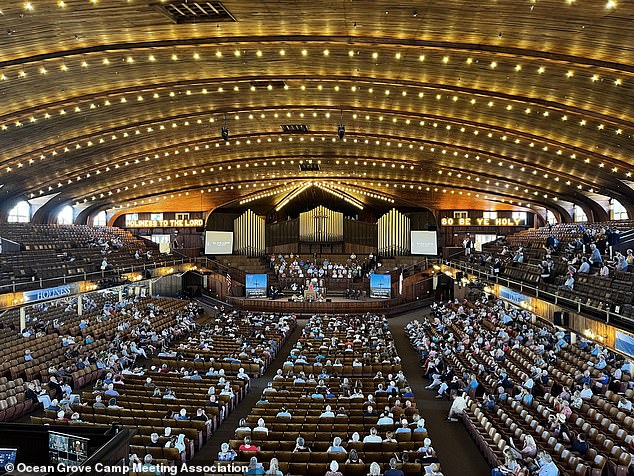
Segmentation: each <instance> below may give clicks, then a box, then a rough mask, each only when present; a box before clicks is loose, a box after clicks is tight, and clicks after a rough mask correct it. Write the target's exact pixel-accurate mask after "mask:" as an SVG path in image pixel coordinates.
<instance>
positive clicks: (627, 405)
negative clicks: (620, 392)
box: [618, 397, 632, 412]
mask: <svg viewBox="0 0 634 476" xmlns="http://www.w3.org/2000/svg"><path fill="white" fill-rule="evenodd" d="M618 407H619V410H623V411H624V412H631V411H632V402H631V401H629V400H628V399H626V398H625V397H621V399H620V400H619V405H618Z"/></svg>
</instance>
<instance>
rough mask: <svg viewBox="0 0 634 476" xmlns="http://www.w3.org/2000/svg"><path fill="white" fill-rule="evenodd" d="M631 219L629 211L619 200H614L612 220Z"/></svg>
mask: <svg viewBox="0 0 634 476" xmlns="http://www.w3.org/2000/svg"><path fill="white" fill-rule="evenodd" d="M629 218H630V217H629V215H628V214H627V210H626V209H625V207H624V206H623V205H622V204H621V202H619V201H618V200H614V199H612V217H611V218H610V219H611V220H628V219H629Z"/></svg>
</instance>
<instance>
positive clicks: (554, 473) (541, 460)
mask: <svg viewBox="0 0 634 476" xmlns="http://www.w3.org/2000/svg"><path fill="white" fill-rule="evenodd" d="M537 464H538V466H539V469H538V470H537V473H536V474H537V476H559V468H557V465H556V464H555V463H554V462H553V459H552V457H551V456H550V455H549V454H548V453H546V452H541V453H540V454H539V456H538V457H537Z"/></svg>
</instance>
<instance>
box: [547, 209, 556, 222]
mask: <svg viewBox="0 0 634 476" xmlns="http://www.w3.org/2000/svg"><path fill="white" fill-rule="evenodd" d="M546 223H550V224H551V225H556V224H557V218H556V217H555V214H554V213H553V212H551V211H550V210H546Z"/></svg>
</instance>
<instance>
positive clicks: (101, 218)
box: [92, 211, 106, 226]
mask: <svg viewBox="0 0 634 476" xmlns="http://www.w3.org/2000/svg"><path fill="white" fill-rule="evenodd" d="M92 226H106V212H105V211H100V212H99V213H97V214H96V215H95V217H94V218H93V219H92Z"/></svg>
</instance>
